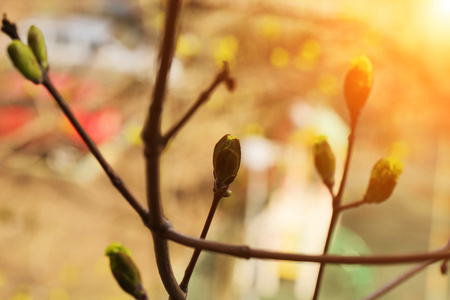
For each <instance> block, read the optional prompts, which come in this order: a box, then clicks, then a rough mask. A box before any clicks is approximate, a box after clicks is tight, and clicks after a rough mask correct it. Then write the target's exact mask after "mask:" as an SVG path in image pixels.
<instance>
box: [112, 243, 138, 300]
mask: <svg viewBox="0 0 450 300" xmlns="http://www.w3.org/2000/svg"><path fill="white" fill-rule="evenodd" d="M105 255H106V256H108V257H109V262H110V267H111V271H112V273H113V275H114V278H115V279H116V281H117V283H118V284H119V286H120V287H121V288H122V289H123V290H124V291H125V292H127V293H128V294H130V295H132V296H133V297H134V298H135V299H146V296H145V295H146V293H145V290H144V289H143V287H142V281H141V275H140V273H139V269H138V268H137V267H136V265H135V264H134V262H133V260H132V259H131V254H130V251H129V250H128V249H126V248H125V247H124V246H122V245H121V244H119V243H112V244H111V245H109V246H108V247H107V248H106V251H105Z"/></svg>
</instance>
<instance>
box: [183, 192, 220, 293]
mask: <svg viewBox="0 0 450 300" xmlns="http://www.w3.org/2000/svg"><path fill="white" fill-rule="evenodd" d="M221 199H222V194H218V193H214V199H213V201H212V204H211V208H210V209H209V213H208V217H207V218H206V221H205V225H204V226H203V230H202V233H201V235H200V238H201V239H205V238H206V235H207V234H208V230H209V227H210V226H211V222H212V220H213V218H214V214H215V212H216V210H217V206H218V205H219V202H220V200H221ZM201 252H202V250H201V249H199V248H196V249H195V250H194V253H193V254H192V257H191V260H190V261H189V264H188V266H187V267H186V271H185V272H184V277H183V280H182V281H181V283H180V288H181V289H182V290H183V291H184V292H185V293H187V292H188V286H189V280H190V279H191V276H192V273H193V272H194V268H195V265H196V263H197V261H198V258H199V256H200V253H201Z"/></svg>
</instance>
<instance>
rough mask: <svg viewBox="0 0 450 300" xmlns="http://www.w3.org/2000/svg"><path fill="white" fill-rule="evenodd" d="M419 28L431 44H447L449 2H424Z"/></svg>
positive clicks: (436, 0)
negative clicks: (423, 30)
mask: <svg viewBox="0 0 450 300" xmlns="http://www.w3.org/2000/svg"><path fill="white" fill-rule="evenodd" d="M423 3H424V5H425V7H424V10H423V13H425V15H424V19H422V24H421V27H422V28H423V29H426V31H427V32H426V34H427V36H428V37H429V38H430V39H431V40H433V42H435V43H438V44H442V43H445V44H447V43H448V41H449V40H450V39H449V36H450V0H432V1H424V2H423Z"/></svg>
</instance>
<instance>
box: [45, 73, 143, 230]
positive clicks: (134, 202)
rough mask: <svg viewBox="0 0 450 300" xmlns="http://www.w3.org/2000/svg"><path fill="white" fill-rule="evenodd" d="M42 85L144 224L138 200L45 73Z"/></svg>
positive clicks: (141, 208)
mask: <svg viewBox="0 0 450 300" xmlns="http://www.w3.org/2000/svg"><path fill="white" fill-rule="evenodd" d="M42 85H43V86H45V88H46V89H47V90H48V91H49V92H50V94H51V95H52V96H53V98H54V99H55V101H56V103H58V105H59V107H60V108H61V110H62V111H63V113H64V115H65V116H66V117H67V119H69V121H70V123H71V124H72V125H73V127H74V128H75V130H76V131H77V132H78V134H79V135H80V137H81V138H82V139H83V141H84V143H85V144H86V146H87V147H88V148H89V151H91V153H92V155H94V157H95V158H96V159H97V161H98V162H99V164H100V165H101V166H102V168H103V170H104V171H105V173H106V175H108V177H109V179H110V180H111V182H112V184H113V185H114V187H116V189H117V190H118V191H119V192H120V193H121V194H122V196H123V197H124V198H125V199H126V200H127V201H128V203H129V204H130V205H131V206H132V207H133V208H134V210H135V211H136V212H137V213H138V214H139V216H140V217H141V219H142V221H143V222H144V224H145V223H146V222H147V219H148V217H147V216H148V211H147V209H146V208H145V207H144V206H142V204H141V203H139V201H138V200H136V198H135V197H134V196H133V195H132V194H131V192H130V191H129V190H128V188H127V187H126V186H125V184H124V183H123V181H122V179H121V178H120V177H119V176H118V175H117V174H116V172H115V171H114V170H113V168H112V167H111V166H110V165H109V163H108V162H107V161H106V159H105V158H104V157H103V155H102V154H101V152H100V150H99V149H98V147H97V145H96V144H95V143H94V141H93V140H92V139H91V137H90V136H89V134H88V133H87V132H86V130H84V128H83V126H82V125H81V124H80V122H79V121H78V120H77V118H76V117H75V115H74V114H73V112H72V110H71V109H70V107H69V105H68V104H67V102H66V101H65V100H64V98H63V97H62V96H61V94H60V93H59V92H58V90H57V89H56V88H55V86H54V85H53V83H52V81H51V80H50V77H48V75H47V74H46V73H44V80H43V82H42Z"/></svg>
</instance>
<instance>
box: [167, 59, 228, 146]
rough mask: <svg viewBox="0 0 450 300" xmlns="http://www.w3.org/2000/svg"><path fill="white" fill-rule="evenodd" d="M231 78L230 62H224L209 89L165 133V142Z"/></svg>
mask: <svg viewBox="0 0 450 300" xmlns="http://www.w3.org/2000/svg"><path fill="white" fill-rule="evenodd" d="M230 80H232V79H231V78H230V70H229V67H228V63H227V62H224V66H223V69H222V71H221V72H220V73H219V74H217V75H216V78H215V79H214V81H213V82H212V83H211V85H210V86H209V87H208V89H206V90H205V91H203V92H202V93H201V94H200V96H199V97H198V99H197V101H195V103H194V104H193V105H192V107H191V108H190V109H189V110H188V111H187V112H186V114H185V115H184V117H183V118H182V119H181V120H180V121H179V122H178V123H177V124H175V125H174V126H173V127H172V128H171V129H170V130H169V131H168V132H167V133H166V134H165V136H164V137H163V140H164V144H167V143H168V142H169V140H170V139H171V138H172V137H173V136H174V135H175V134H176V133H177V132H178V131H179V130H180V129H181V128H182V127H183V126H184V125H185V124H186V122H187V121H189V119H190V118H191V117H192V116H193V115H194V113H195V112H196V111H197V110H198V108H199V107H200V106H201V105H202V104H204V103H205V102H206V101H207V100H208V99H209V97H210V96H211V94H212V93H213V92H214V90H215V89H216V87H217V86H218V85H219V84H220V83H222V82H225V83H228V82H230Z"/></svg>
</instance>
